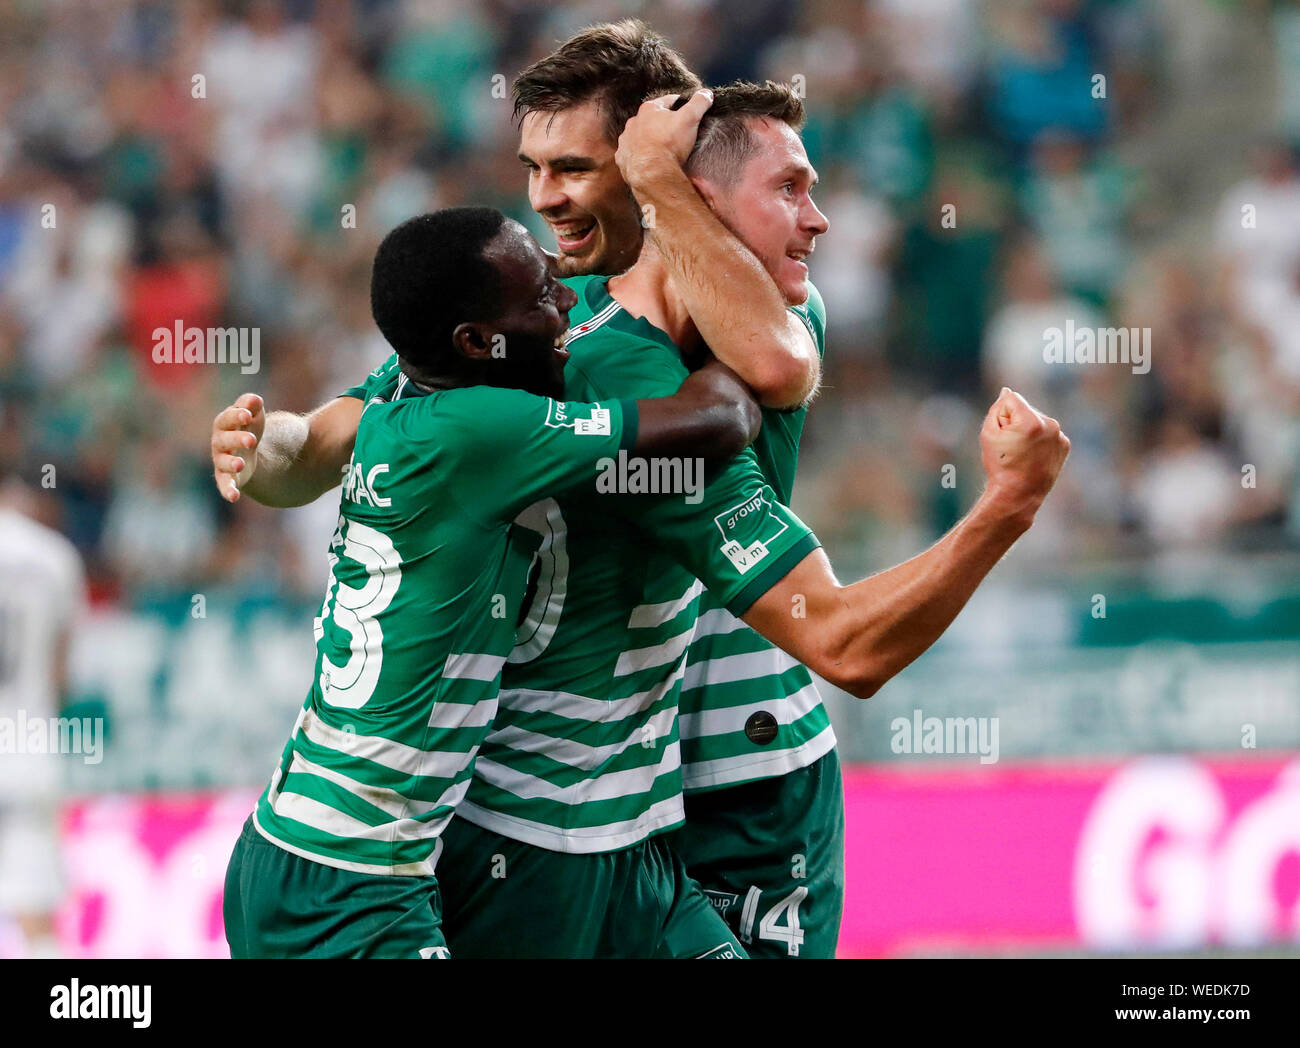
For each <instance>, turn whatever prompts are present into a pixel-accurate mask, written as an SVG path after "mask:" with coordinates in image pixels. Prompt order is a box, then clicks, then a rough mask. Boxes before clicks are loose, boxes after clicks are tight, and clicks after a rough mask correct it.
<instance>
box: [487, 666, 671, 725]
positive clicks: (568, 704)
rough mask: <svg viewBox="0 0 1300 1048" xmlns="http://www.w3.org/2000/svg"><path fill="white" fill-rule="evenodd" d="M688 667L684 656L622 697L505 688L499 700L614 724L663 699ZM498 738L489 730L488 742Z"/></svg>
mask: <svg viewBox="0 0 1300 1048" xmlns="http://www.w3.org/2000/svg"><path fill="white" fill-rule="evenodd" d="M685 671H686V663H685V661H684V660H683V662H682V663H680V664H679V665H678V667H677V669H676V670H675V671H674V673H673V674H672V676H670V677H667V678H665V679H664V680H661V681H660V682H659V683H658V684H656V685H655V686H654V687H653V688H647V689H646V690H645V691H638V692H637V693H636V694H634V695H629V696H627V697H626V698H623V699H589V698H587V696H585V695H575V694H573V692H569V691H538V690H535V689H533V688H502V689H501V693H500V695H499V696H498V702H499V703H500V705H501V706H502V707H503V708H504V709H508V710H518V711H520V712H521V713H538V712H542V711H545V712H546V713H553V714H554V715H555V716H557V717H568V718H569V719H570V720H582V721H589V722H590V723H592V724H614V723H616V722H618V721H621V720H624V719H625V718H627V717H632V716H635V715H636V714H637V713H639V712H640V711H642V710H645V709H649V708H650V707H651V706H653V705H654V704H655V703H656V702H659V701H660V700H662V699H663V697H664V696H665V695H667V694H668V693H669V692H670V691H671V690H672V689H673V687H674V686H675V685H676V684H677V682H678V681H679V680H681V678H682V674H683V673H684V672H685ZM502 730H504V729H502ZM495 738H496V735H495V732H492V733H489V734H488V741H489V742H491V741H494V740H495Z"/></svg>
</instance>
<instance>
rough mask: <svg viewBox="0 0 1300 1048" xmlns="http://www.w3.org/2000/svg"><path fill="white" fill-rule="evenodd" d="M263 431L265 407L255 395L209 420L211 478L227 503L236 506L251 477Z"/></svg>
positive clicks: (234, 404) (239, 401)
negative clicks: (240, 490) (240, 493)
mask: <svg viewBox="0 0 1300 1048" xmlns="http://www.w3.org/2000/svg"><path fill="white" fill-rule="evenodd" d="M265 429H266V405H265V404H263V403H262V398H261V397H259V396H258V395H257V394H256V393H244V394H243V395H242V396H240V397H239V399H237V400H236V401H235V402H234V403H233V404H231V405H230V406H229V407H227V408H225V409H224V410H223V411H222V412H221V413H220V414H219V415H217V417H216V418H215V419H213V420H212V475H213V478H214V479H215V480H216V482H217V490H218V491H219V492H220V493H221V497H222V498H224V499H225V500H226V501H227V502H238V501H239V489H240V487H241V486H242V485H244V484H247V483H248V481H249V478H250V477H252V475H253V467H254V465H255V464H256V462H257V445H258V444H259V443H260V442H261V440H262V433H263V431H264V430H265Z"/></svg>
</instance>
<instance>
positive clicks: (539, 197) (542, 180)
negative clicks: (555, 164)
mask: <svg viewBox="0 0 1300 1048" xmlns="http://www.w3.org/2000/svg"><path fill="white" fill-rule="evenodd" d="M567 199H568V198H567V197H566V196H565V195H564V192H563V190H562V188H561V186H560V180H559V179H558V178H555V177H554V176H553V175H548V174H547V173H546V171H545V170H539V171H535V172H534V173H533V177H532V178H530V179H529V180H528V203H529V204H530V205H531V206H532V209H533V210H534V211H536V212H537V213H538V214H539V215H542V214H545V213H546V212H547V211H554V210H556V209H557V208H561V207H563V206H564V204H565V202H566V201H567Z"/></svg>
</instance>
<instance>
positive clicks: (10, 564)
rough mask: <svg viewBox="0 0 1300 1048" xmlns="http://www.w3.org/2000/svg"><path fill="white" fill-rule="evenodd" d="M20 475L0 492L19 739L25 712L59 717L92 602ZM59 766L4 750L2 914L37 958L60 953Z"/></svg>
mask: <svg viewBox="0 0 1300 1048" xmlns="http://www.w3.org/2000/svg"><path fill="white" fill-rule="evenodd" d="M28 498H29V496H28V495H27V493H26V492H25V491H24V490H23V489H22V487H21V486H20V485H19V484H18V483H17V482H16V481H7V482H6V483H5V484H4V490H3V494H2V495H0V580H3V586H0V716H2V717H3V718H4V719H5V720H6V721H7V722H8V729H9V730H8V732H7V733H6V734H7V735H8V739H9V741H10V742H11V743H14V742H16V741H17V733H18V732H19V731H20V730H21V724H20V723H19V722H18V717H19V716H20V715H21V716H22V717H23V718H24V720H25V721H26V723H27V724H29V725H34V724H36V722H37V721H44V720H47V719H50V718H55V717H58V716H59V707H60V704H61V700H62V698H63V693H64V692H65V690H66V687H67V680H68V649H69V642H70V639H71V634H72V629H73V627H74V625H75V623H76V619H77V616H78V614H79V613H80V612H81V610H82V606H83V604H84V601H85V579H84V572H83V570H82V566H81V557H80V556H79V555H78V554H77V551H76V548H75V547H74V546H73V545H72V543H71V542H69V541H68V540H67V539H66V538H64V537H63V536H62V535H60V534H59V533H58V532H57V531H54V530H53V529H51V528H47V527H45V526H44V525H43V524H39V523H37V522H36V521H35V520H34V519H32V517H31V516H30V515H29V513H28V512H27V509H28V507H27V506H26V502H27V500H28ZM58 798H59V767H58V757H57V756H56V755H55V754H52V753H24V752H22V750H21V748H19V747H18V746H16V745H15V746H12V747H11V746H8V745H6V746H4V747H0V917H4V918H9V919H13V920H14V921H15V922H16V923H17V925H18V930H19V931H20V932H21V934H22V936H23V938H24V940H25V942H24V943H23V944H22V945H21V946H20V947H19V950H20V951H21V952H24V953H26V954H27V955H28V956H30V957H57V956H58V955H59V948H58V944H57V942H56V939H55V927H54V914H55V910H56V909H57V908H58V904H59V900H60V897H61V893H62V886H63V874H62V870H61V868H60V861H59V857H60V848H59V838H58V810H57V808H58Z"/></svg>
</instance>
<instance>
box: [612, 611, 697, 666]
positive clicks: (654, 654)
mask: <svg viewBox="0 0 1300 1048" xmlns="http://www.w3.org/2000/svg"><path fill="white" fill-rule="evenodd" d="M691 626H692V628H691V629H687V630H684V631H683V632H681V633H679V634H677V636H675V637H672V638H670V639H669V640H666V641H664V642H663V643H662V644H652V645H650V646H649V647H645V648H633V649H632V650H631V651H625V652H623V653H622V654H621V655H619V657H618V662H617V664H616V665H615V666H614V676H615V677H627V676H630V675H631V674H633V673H639V672H641V670H648V669H653V668H654V667H655V666H670V665H672V663H674V662H676V661H677V659H678V657H679V656H680V655H681V654H682V652H684V651H685V650H686V648H687V646H688V645H689V644H690V643H691V638H692V637H693V636H694V635H695V630H694V623H692V624H691Z"/></svg>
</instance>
